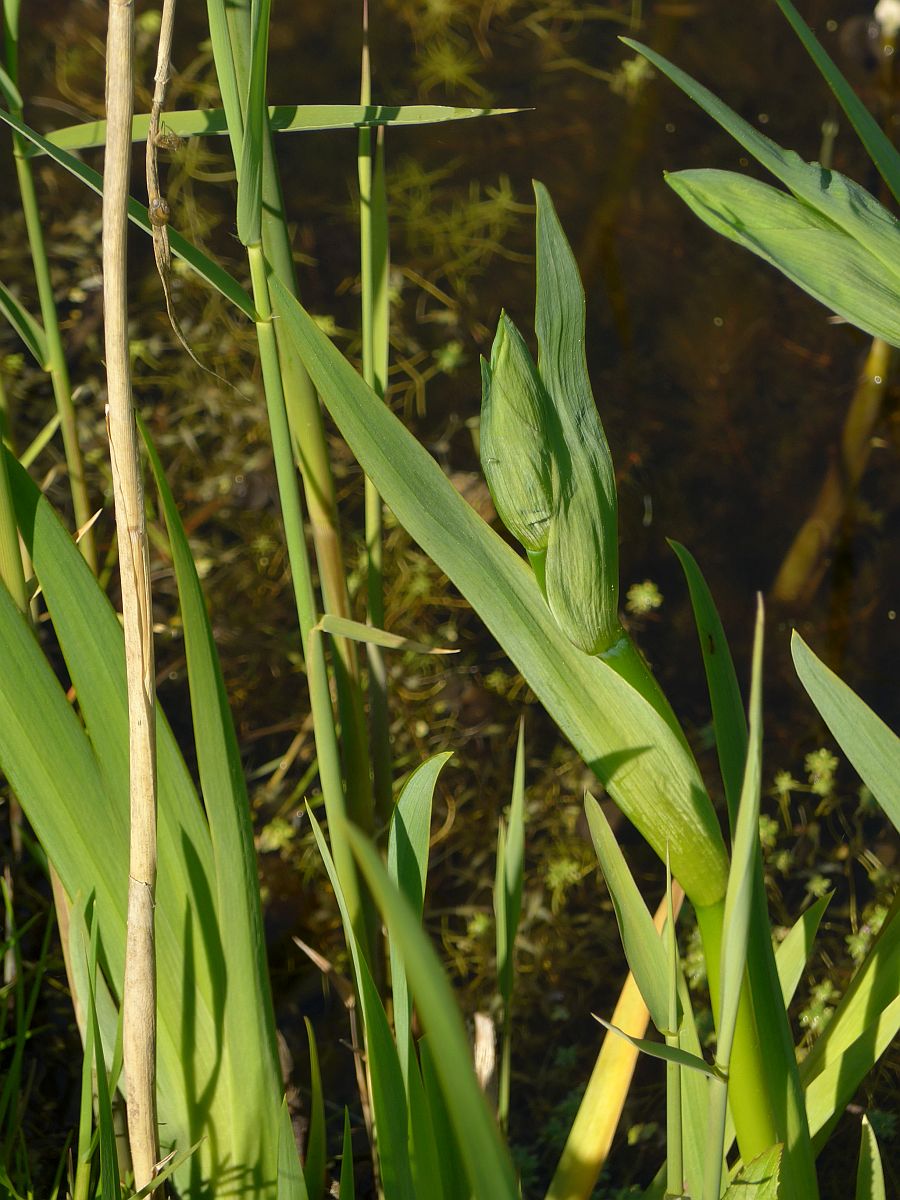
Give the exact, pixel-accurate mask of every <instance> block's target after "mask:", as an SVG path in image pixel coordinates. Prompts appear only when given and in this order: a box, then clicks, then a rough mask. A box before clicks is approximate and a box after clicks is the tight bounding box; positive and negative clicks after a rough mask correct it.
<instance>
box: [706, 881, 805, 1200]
mask: <svg viewBox="0 0 900 1200" xmlns="http://www.w3.org/2000/svg"><path fill="white" fill-rule="evenodd" d="M696 911H697V923H698V925H699V926H700V935H701V937H702V938H703V952H704V955H705V957H706V974H707V978H708V980H709V994H710V1000H711V1002H712V1009H713V1012H714V1013H717V1012H718V1010H719V985H720V967H721V963H722V922H723V918H724V915H725V901H724V899H723V900H721V901H719V903H718V904H713V905H710V906H709V907H708V908H697V910H696ZM765 1059H766V1051H765V1049H764V1047H763V1046H762V1044H761V1042H760V1039H759V1035H758V1033H757V1029H756V1022H755V1020H754V1013H753V1001H752V997H751V994H750V988H749V986H748V983H747V980H746V977H745V980H744V986H743V989H742V991H741V1004H740V1008H739V1009H738V1016H737V1025H736V1027H735V1031H734V1044H733V1047H732V1049H731V1061H730V1064H729V1078H730V1082H729V1087H728V1097H727V1098H728V1101H729V1103H730V1105H731V1113H732V1116H733V1117H734V1127H735V1130H736V1133H737V1140H738V1147H739V1149H740V1152H741V1157H742V1158H743V1160H744V1162H747V1163H748V1162H750V1161H751V1160H752V1159H754V1158H756V1156H757V1155H758V1154H762V1152H763V1151H764V1150H768V1149H769V1147H770V1146H772V1145H774V1143H775V1142H778V1141H781V1137H780V1136H779V1133H778V1127H777V1125H776V1123H775V1121H774V1119H773V1114H772V1111H771V1101H770V1097H771V1091H770V1086H769V1084H770V1081H769V1079H768V1078H767V1071H766V1067H765ZM723 1120H724V1118H723ZM723 1129H724V1126H723ZM709 1147H710V1152H711V1156H712V1157H716V1156H718V1157H719V1158H721V1148H720V1147H719V1148H718V1149H717V1144H716V1142H715V1141H713V1140H712V1139H710V1141H709ZM786 1194H790V1195H792V1196H793V1195H796V1196H797V1197H798V1200H799V1197H801V1196H806V1195H808V1193H807V1192H805V1191H798V1192H797V1193H786Z"/></svg>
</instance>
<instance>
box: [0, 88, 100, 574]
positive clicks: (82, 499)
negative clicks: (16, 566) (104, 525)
mask: <svg viewBox="0 0 900 1200" xmlns="http://www.w3.org/2000/svg"><path fill="white" fill-rule="evenodd" d="M13 115H14V116H17V117H19V118H21V117H22V113H21V111H20V112H16V113H14V114H13ZM13 156H14V158H15V163H16V175H17V176H18V180H19V191H20V193H21V197H22V213H23V215H24V217H25V229H26V232H27V235H28V245H29V249H30V251H31V261H32V264H33V266H34V278H35V283H36V285H37V292H38V300H39V303H40V307H41V320H42V322H43V325H44V335H45V337H46V339H47V357H48V361H47V363H46V364H45V365H46V369H47V371H48V373H49V375H50V381H51V384H52V386H53V396H54V398H55V400H56V408H57V412H58V413H59V423H60V428H61V430H62V438H63V448H64V450H65V455H66V465H67V468H68V472H69V487H70V489H71V493H72V505H73V508H74V512H75V524H76V527H77V528H79V529H83V528H84V527H85V526H87V525H88V523H89V521H90V519H91V505H90V501H89V499H88V494H87V484H86V483H85V478H84V464H83V462H82V458H81V447H80V446H79V444H78V429H77V425H76V421H75V405H74V404H73V402H72V386H71V383H70V381H69V368H68V366H67V364H66V355H65V351H64V349H63V343H62V334H61V333H60V329H59V320H58V318H57V314H56V304H55V302H54V299H53V283H52V281H51V279H50V264H49V262H48V260H47V249H46V246H45V244H44V234H43V230H42V228H41V218H40V212H39V210H38V202H37V193H36V191H35V186H34V176H33V174H32V171H31V164H30V163H29V162H28V160H27V159H26V157H25V143H24V142H23V140H22V138H21V137H20V136H19V135H18V134H17V133H14V134H13ZM78 545H79V548H80V550H81V553H82V555H83V556H84V559H85V561H86V562H87V564H88V565H89V566H90V568H91V570H92V571H93V572H94V574H95V575H96V573H97V550H96V546H95V544H94V531H93V529H85V532H84V533H83V534H82V536H81V539H80V541H79V543H78Z"/></svg>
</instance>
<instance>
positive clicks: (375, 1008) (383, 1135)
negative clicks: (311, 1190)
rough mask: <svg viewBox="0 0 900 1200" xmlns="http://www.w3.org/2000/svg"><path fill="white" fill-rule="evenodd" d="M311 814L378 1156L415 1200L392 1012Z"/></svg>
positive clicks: (403, 1195)
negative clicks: (357, 1032) (348, 986)
mask: <svg viewBox="0 0 900 1200" xmlns="http://www.w3.org/2000/svg"><path fill="white" fill-rule="evenodd" d="M307 813H308V815H309V819H310V822H311V824H312V829H313V834H314V835H315V839H316V844H317V845H318V847H319V853H320V854H321V856H322V861H323V862H324V864H325V870H326V871H327V872H328V878H329V879H330V881H331V886H332V888H333V889H334V894H335V898H336V899H337V902H338V907H339V908H340V912H341V920H342V922H343V925H344V937H345V939H346V941H347V945H348V948H349V950H350V955H351V958H352V960H353V974H354V977H355V979H356V990H357V995H358V996H359V1002H360V1007H361V1009H362V1016H363V1025H364V1027H365V1033H366V1053H367V1056H368V1066H369V1077H370V1079H371V1083H372V1108H373V1112H374V1120H375V1128H376V1129H377V1130H378V1158H379V1164H380V1168H381V1179H382V1183H383V1186H384V1191H385V1195H387V1196H392V1197H397V1200H415V1193H414V1190H413V1184H412V1176H411V1174H410V1165H409V1151H408V1145H407V1108H406V1096H405V1089H404V1085H403V1073H402V1071H401V1069H400V1060H399V1058H398V1057H397V1047H396V1046H395V1045H394V1039H393V1037H392V1036H391V1030H390V1026H389V1025H388V1020H387V1016H386V1015H385V1011H384V1007H383V1005H382V1003H381V999H380V997H379V995H378V990H377V988H376V987H375V983H374V981H373V979H372V973H371V971H370V970H369V966H368V964H367V962H366V960H365V957H364V955H363V953H362V950H361V947H360V945H359V940H358V938H357V936H356V933H355V932H354V929H353V924H352V922H351V919H350V912H349V909H348V908H347V904H346V901H345V899H344V895H343V892H342V889H341V885H340V880H339V879H338V875H337V870H336V869H335V865H334V860H333V859H332V857H331V852H330V851H329V849H328V845H327V843H326V841H325V836H324V834H323V833H322V830H321V828H320V826H319V823H318V821H317V820H316V818H315V817H314V816H313V814H312V812H311V810H310V809H309V808H307ZM332 836H334V835H332ZM348 837H350V842H351V845H352V846H353V850H354V853H355V852H356V846H355V844H354V842H353V838H352V831H351V830H349V827H348ZM379 867H380V868H381V870H382V871H383V870H384V868H383V867H381V864H380V862H379Z"/></svg>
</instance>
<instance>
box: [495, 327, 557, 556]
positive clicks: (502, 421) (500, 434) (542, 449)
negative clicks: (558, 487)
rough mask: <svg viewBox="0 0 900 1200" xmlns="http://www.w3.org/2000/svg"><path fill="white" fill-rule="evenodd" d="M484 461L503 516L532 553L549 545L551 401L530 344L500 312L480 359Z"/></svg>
mask: <svg viewBox="0 0 900 1200" xmlns="http://www.w3.org/2000/svg"><path fill="white" fill-rule="evenodd" d="M481 383H482V401H481V465H482V469H483V471H484V477H485V479H486V481H487V485H488V488H489V489H490V493H491V497H492V499H493V501H494V507H495V508H496V510H497V514H498V516H499V517H500V520H501V521H502V522H503V524H504V525H505V526H506V528H507V529H508V530H509V531H510V533H511V534H512V535H513V537H515V538H516V539H517V540H518V541H520V542H521V543H522V545H523V546H524V547H525V549H526V550H527V551H529V553H532V554H535V553H540V552H541V551H543V550H545V549H546V548H547V539H548V537H549V524H550V515H551V512H552V508H553V486H552V468H551V438H550V426H551V424H552V423H553V419H554V418H553V411H552V405H551V404H550V401H549V399H548V397H547V394H546V392H545V391H544V388H543V385H542V384H541V381H540V379H539V378H538V373H537V368H536V367H535V365H534V361H533V360H532V357H531V355H530V354H529V352H528V347H527V346H526V345H525V341H524V339H523V338H522V335H521V334H520V333H519V331H518V329H516V327H515V325H514V324H513V323H512V321H511V320H510V319H509V317H508V316H506V314H505V313H501V315H500V323H499V325H498V326H497V335H496V337H495V338H494V345H493V347H492V348H491V362H490V366H488V364H487V363H486V362H485V361H484V359H482V360H481Z"/></svg>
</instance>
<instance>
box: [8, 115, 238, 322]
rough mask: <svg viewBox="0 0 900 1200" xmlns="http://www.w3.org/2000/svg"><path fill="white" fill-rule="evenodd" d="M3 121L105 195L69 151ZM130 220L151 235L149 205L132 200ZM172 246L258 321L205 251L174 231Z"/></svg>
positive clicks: (10, 121) (100, 182)
mask: <svg viewBox="0 0 900 1200" xmlns="http://www.w3.org/2000/svg"><path fill="white" fill-rule="evenodd" d="M0 121H4V122H5V123H6V124H7V125H8V126H9V127H10V128H11V129H14V130H16V132H17V133H20V134H21V135H22V137H24V138H26V139H27V140H28V141H29V142H30V143H31V144H32V145H33V146H36V147H38V148H39V149H40V150H42V151H43V152H44V153H45V154H47V155H49V156H50V158H52V159H53V160H54V162H57V163H59V165H60V166H61V167H65V169H66V170H67V171H68V172H69V173H70V174H71V175H74V176H75V178H76V179H80V180H81V182H82V183H84V184H87V186H88V187H89V188H90V189H91V190H92V191H94V192H96V193H97V195H98V196H102V195H103V177H102V175H100V174H99V173H98V172H97V171H95V170H93V169H92V168H91V167H88V166H86V165H85V164H84V163H83V162H80V161H79V160H78V159H77V158H75V157H74V156H73V155H71V154H69V153H68V152H67V151H65V150H61V149H59V148H58V147H56V146H54V145H52V144H51V143H50V142H48V141H47V139H46V138H44V137H42V136H41V135H40V134H39V133H37V132H35V130H33V129H31V128H29V126H27V125H26V124H25V123H24V121H20V120H19V119H18V118H17V117H15V116H13V115H12V114H11V113H8V112H4V111H3V109H0ZM128 217H129V220H131V221H132V222H133V223H134V224H135V225H137V226H139V228H141V229H143V231H144V232H145V233H146V234H149V235H152V228H151V224H150V218H149V217H148V216H147V207H146V205H144V204H141V203H139V202H138V201H137V200H135V199H133V198H132V199H130V200H129V201H128ZM169 242H170V245H171V248H172V253H173V254H175V255H177V257H178V258H181V259H183V260H184V261H185V262H186V263H187V264H188V266H190V267H191V268H192V269H193V270H194V272H195V273H196V274H197V275H199V276H200V278H201V279H204V280H206V282H207V283H209V284H210V285H211V286H212V287H214V288H215V289H216V290H217V291H218V292H220V293H221V294H222V295H223V296H224V297H225V299H226V300H230V301H231V303H232V304H234V305H235V307H236V308H238V309H240V311H241V312H242V313H244V315H245V316H247V317H249V318H250V319H251V321H252V320H255V319H256V309H255V308H254V306H253V301H252V300H251V299H250V297H249V296H248V295H247V293H246V291H245V290H244V289H243V288H242V287H241V285H240V284H239V283H238V281H237V280H236V279H235V278H234V277H233V276H231V275H229V273H228V272H227V271H226V270H225V269H224V268H223V267H220V266H219V264H218V263H216V262H214V261H213V260H212V259H211V258H210V257H209V256H208V255H206V254H204V253H203V251H202V250H198V249H197V247H196V246H194V245H193V243H191V242H189V241H188V240H187V239H186V238H184V237H182V236H181V234H180V233H178V232H177V231H176V230H175V229H171V228H170V229H169Z"/></svg>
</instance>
